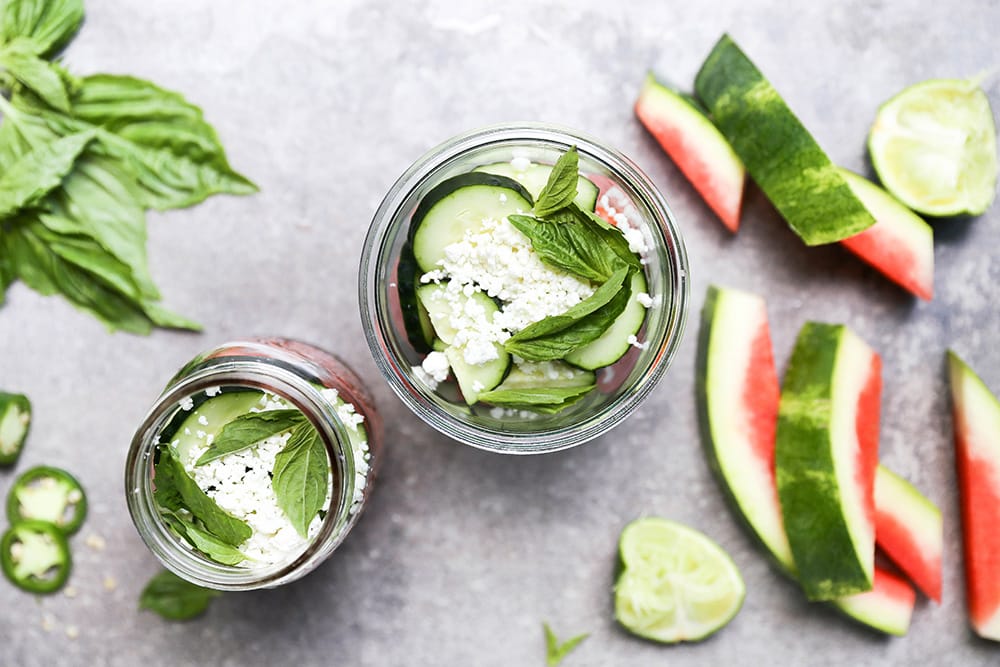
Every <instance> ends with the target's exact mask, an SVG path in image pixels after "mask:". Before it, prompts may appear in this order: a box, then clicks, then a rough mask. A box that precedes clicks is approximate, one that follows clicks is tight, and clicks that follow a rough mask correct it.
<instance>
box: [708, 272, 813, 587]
mask: <svg viewBox="0 0 1000 667" xmlns="http://www.w3.org/2000/svg"><path fill="white" fill-rule="evenodd" d="M701 313H702V314H701V329H700V331H699V336H698V361H697V368H698V372H697V375H696V381H695V382H696V391H697V396H698V400H697V401H696V402H697V404H698V411H699V425H700V427H701V433H702V443H703V444H704V447H705V451H706V454H707V455H708V456H707V459H708V462H709V465H710V467H711V468H712V469H713V471H714V472H715V473H716V475H717V478H718V479H719V481H720V482H721V484H720V486H722V488H723V489H724V491H725V493H726V495H727V497H728V498H729V500H730V502H731V503H732V504H733V506H734V507H735V509H736V513H737V514H738V515H739V517H740V518H741V519H742V520H743V522H744V523H745V524H746V526H747V528H749V530H750V531H751V532H752V533H753V534H754V535H756V536H757V538H758V539H759V540H760V542H761V543H762V544H763V546H764V548H765V549H766V551H767V553H768V554H769V555H770V556H771V558H772V559H773V560H774V561H775V563H776V564H777V565H778V566H779V567H780V568H781V569H782V570H783V571H784V572H786V573H788V574H790V575H791V576H793V577H794V576H795V563H794V561H793V560H792V552H791V548H790V547H789V545H788V538H787V536H786V535H785V529H784V526H783V524H782V517H781V507H780V505H779V504H778V495H777V487H776V486H775V482H774V472H773V471H774V456H773V454H774V452H773V446H774V440H773V435H774V431H773V428H774V424H771V426H770V428H771V442H770V446H771V448H772V449H771V452H770V458H769V459H768V460H767V461H761V460H760V459H759V458H755V457H754V454H753V453H752V452H751V450H753V449H754V446H755V443H754V442H753V437H754V436H753V433H751V432H750V429H747V428H746V427H747V420H751V419H753V416H752V414H751V413H752V408H751V407H750V406H748V405H747V404H746V402H745V401H744V396H743V394H744V392H745V391H746V389H747V387H746V386H745V381H746V380H747V379H748V378H749V377H750V375H751V374H753V375H755V376H756V379H757V380H758V381H760V380H763V381H764V382H765V383H768V384H769V383H770V382H773V385H774V387H773V390H771V389H764V391H765V392H767V394H769V395H770V394H771V392H772V391H773V409H774V415H773V420H774V422H775V423H776V421H777V406H778V402H777V398H778V377H777V371H776V370H775V367H774V356H773V353H772V352H771V339H770V333H769V331H768V322H767V308H766V305H765V303H764V300H763V299H762V298H761V297H759V296H757V295H755V294H751V293H749V292H743V291H739V290H734V289H728V288H720V287H717V286H715V285H712V286H710V287H709V288H708V294H707V296H706V297H705V305H704V306H703V307H702V311H701ZM748 333H749V334H751V335H748ZM764 336H766V341H764V340H759V339H758V337H764ZM756 345H761V347H763V346H764V345H766V354H767V358H766V359H757V361H758V362H759V365H758V366H755V365H754V363H753V362H754V359H753V355H754V352H755V350H754V347H755V346H756ZM761 352H763V351H761ZM761 398H763V399H764V400H767V396H762V397H761ZM765 409H766V408H765ZM759 417H763V415H759ZM764 418H766V417H764Z"/></svg>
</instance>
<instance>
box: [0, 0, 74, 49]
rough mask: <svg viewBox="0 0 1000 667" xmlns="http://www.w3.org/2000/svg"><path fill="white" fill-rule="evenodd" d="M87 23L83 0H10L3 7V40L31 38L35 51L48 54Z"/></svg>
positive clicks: (0, 25) (0, 35)
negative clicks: (84, 16)
mask: <svg viewBox="0 0 1000 667" xmlns="http://www.w3.org/2000/svg"><path fill="white" fill-rule="evenodd" d="M82 24H83V0H6V2H4V3H3V7H2V9H0V42H3V43H8V42H11V41H13V40H15V39H17V38H18V37H22V38H27V39H28V41H30V42H31V44H32V45H33V47H34V48H33V50H32V53H33V54H34V55H36V56H39V57H42V58H48V57H50V56H53V55H55V54H56V53H58V52H59V51H60V50H61V49H62V48H63V47H64V46H66V44H68V43H69V42H70V40H72V39H73V37H74V36H75V35H76V33H77V31H78V30H79V29H80V26H81V25H82Z"/></svg>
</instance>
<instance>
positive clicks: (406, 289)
mask: <svg viewBox="0 0 1000 667" xmlns="http://www.w3.org/2000/svg"><path fill="white" fill-rule="evenodd" d="M421 273H422V272H421V271H420V267H419V266H417V258H416V257H414V256H413V246H411V245H410V244H409V243H404V244H403V249H402V251H400V253H399V264H398V265H397V267H396V290H397V292H398V293H399V309H400V311H401V312H402V314H403V329H405V330H406V338H407V339H408V340H409V341H410V345H412V346H413V349H414V350H416V351H417V352H420V353H423V354H426V353H427V352H430V351H431V347H432V345H433V343H434V327H433V326H431V320H430V317H429V316H428V315H427V309H426V308H424V305H423V304H422V303H421V302H420V300H419V299H418V298H417V286H418V285H419V284H420V274H421Z"/></svg>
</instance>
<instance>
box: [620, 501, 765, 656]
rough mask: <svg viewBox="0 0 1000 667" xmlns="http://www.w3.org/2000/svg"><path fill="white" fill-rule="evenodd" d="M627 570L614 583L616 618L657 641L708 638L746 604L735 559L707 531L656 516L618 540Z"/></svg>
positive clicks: (634, 525)
mask: <svg viewBox="0 0 1000 667" xmlns="http://www.w3.org/2000/svg"><path fill="white" fill-rule="evenodd" d="M618 552H619V555H620V556H621V559H622V564H623V565H624V570H623V571H622V573H621V575H620V576H619V577H618V583H617V584H615V618H616V619H617V620H618V622H619V623H621V624H622V625H623V626H625V628H626V629H628V630H629V631H630V632H632V633H634V634H637V635H639V636H640V637H645V638H646V639H652V640H654V641H658V642H664V643H675V642H680V641H697V640H700V639H704V638H705V637H707V636H709V635H710V634H712V633H713V632H715V631H717V630H719V629H720V628H722V627H723V626H724V625H726V624H727V623H728V622H729V621H730V620H732V618H733V617H734V616H735V615H736V612H738V611H739V610H740V607H741V606H742V605H743V598H744V597H745V596H746V586H745V585H744V583H743V577H741V576H740V571H739V570H738V569H737V567H736V563H734V562H733V560H732V558H730V557H729V554H727V553H726V552H725V551H723V550H722V549H721V548H720V547H719V545H718V544H716V543H715V542H713V541H712V540H710V539H709V538H708V537H706V536H705V535H704V534H703V533H700V532H698V531H697V530H694V529H692V528H688V527H687V526H684V525H682V524H679V523H676V522H674V521H668V520H667V519H660V518H657V517H645V518H642V519H637V520H635V521H633V522H632V523H630V524H629V525H627V526H625V529H624V530H623V531H622V534H621V538H619V541H618Z"/></svg>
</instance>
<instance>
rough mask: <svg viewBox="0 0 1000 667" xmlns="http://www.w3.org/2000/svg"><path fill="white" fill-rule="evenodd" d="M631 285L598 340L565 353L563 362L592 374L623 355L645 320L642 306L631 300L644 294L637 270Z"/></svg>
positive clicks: (642, 276) (641, 280) (644, 282)
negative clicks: (624, 302)
mask: <svg viewBox="0 0 1000 667" xmlns="http://www.w3.org/2000/svg"><path fill="white" fill-rule="evenodd" d="M631 285H632V296H631V297H630V298H629V302H628V305H627V306H625V311H624V312H623V313H622V314H621V315H619V316H618V317H617V318H616V319H615V321H614V322H612V323H611V326H610V327H608V330H607V331H605V332H604V333H603V334H601V337H600V338H598V339H597V340H595V341H593V342H590V343H587V344H586V345H584V346H583V347H580V348H577V349H575V350H573V351H572V352H570V353H569V354H567V355H566V357H565V359H566V361H568V362H569V363H571V364H573V365H574V366H579V367H580V368H584V369H587V370H591V371H592V370H596V369H598V368H601V367H603V366H610V365H611V364H613V363H615V362H616V361H618V360H619V359H621V358H622V357H623V356H625V353H626V352H628V350H629V347H630V346H631V343H629V337H630V336H634V335H636V333H638V331H639V329H640V328H642V322H643V320H645V319H646V308H645V306H643V305H642V304H641V303H639V302H638V301H637V300H636V298H635V296H636V294H639V293H640V292H645V291H646V276H644V275H643V274H642V272H641V271H636V272H635V273H633V274H632V283H631Z"/></svg>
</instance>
